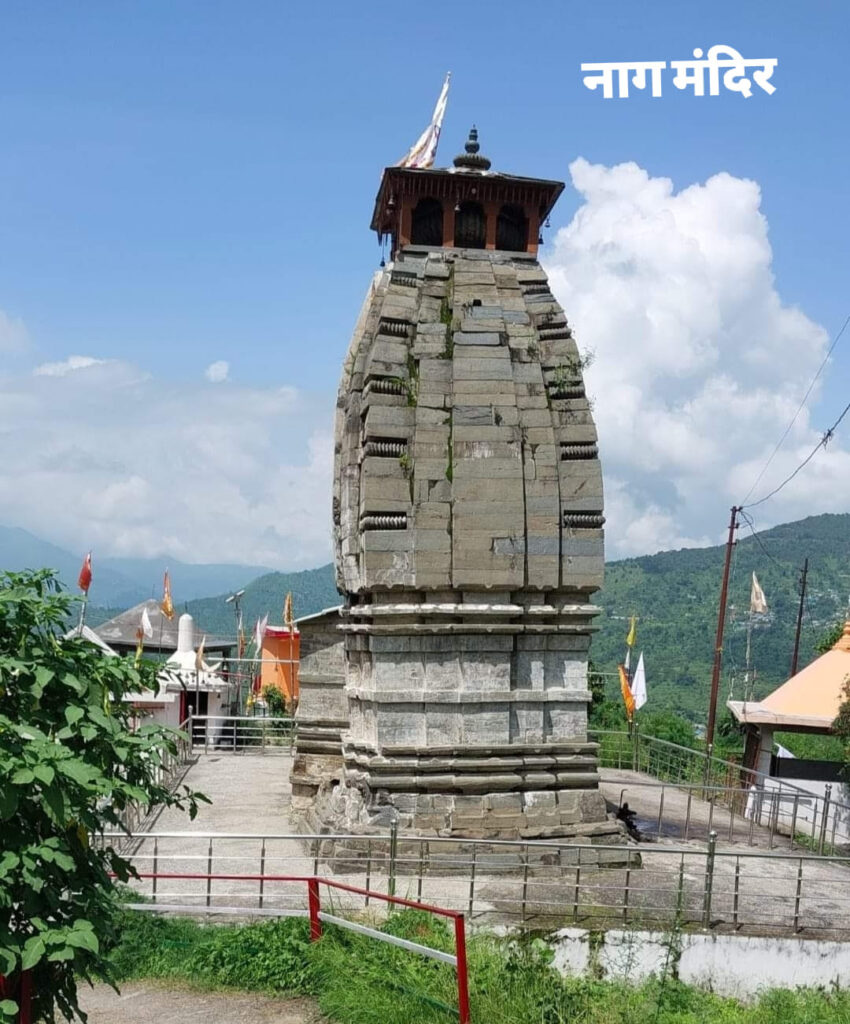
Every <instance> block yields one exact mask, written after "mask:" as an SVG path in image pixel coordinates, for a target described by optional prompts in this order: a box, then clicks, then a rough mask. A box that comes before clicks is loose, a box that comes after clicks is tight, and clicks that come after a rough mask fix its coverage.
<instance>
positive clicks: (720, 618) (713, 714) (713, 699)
mask: <svg viewBox="0 0 850 1024" xmlns="http://www.w3.org/2000/svg"><path fill="white" fill-rule="evenodd" d="M740 511H741V510H740V509H739V508H738V506H737V505H733V506H732V514H731V516H730V519H729V537H728V539H727V541H726V559H725V561H724V563H723V582H722V583H721V585H720V606H719V608H718V609H717V633H716V635H715V638H714V665H713V667H712V670H711V693H710V695H709V700H708V723H707V725H706V728H705V747H706V750H707V751H708V755H709V757H710V756H711V751H712V749H713V747H714V726H715V720H716V718H717V692H718V690H719V689H720V667H721V664H722V662H723V629H724V627H725V625H726V600H727V597H728V595H729V569H730V567H731V564H732V549H733V548H734V546H735V530H737V528H738V513H739V512H740Z"/></svg>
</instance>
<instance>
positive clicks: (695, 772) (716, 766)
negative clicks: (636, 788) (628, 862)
mask: <svg viewBox="0 0 850 1024" xmlns="http://www.w3.org/2000/svg"><path fill="white" fill-rule="evenodd" d="M588 737H589V738H590V739H592V740H595V741H597V742H598V743H599V763H600V766H601V767H605V768H615V769H618V770H629V771H636V772H641V773H643V774H646V775H651V776H653V777H654V778H655V779H658V780H659V784H661V783H668V784H672V785H673V786H676V787H678V788H679V789H680V790H682V791H684V792H686V793H688V794H689V797H688V800H689V801H690V800H691V799H693V798H694V797H699V798H700V799H702V800H705V801H708V802H709V803H711V804H712V805H714V804H720V805H722V806H723V807H725V808H726V810H727V811H728V814H729V816H730V818H732V819H734V818H737V819H738V820H739V823H741V824H740V827H739V828H738V834H739V835H740V834H741V833H742V829H743V831H744V832H746V833H747V842H749V843H752V842H753V835H752V834H751V833H752V831H753V829H752V828H751V826H759V827H760V828H766V829H767V830H768V832H769V835H770V837H771V838H769V845H770V846H772V845H773V842H774V841H775V839H776V837H778V836H785V837H787V838H788V839H789V841H790V846H791V848H792V849H793V848H794V846H795V845H796V846H801V847H804V848H806V849H810V850H813V851H817V852H818V853H824V852H825V851H827V850H834V849H835V848H836V847H837V846H842V845H845V844H850V804H847V803H845V802H843V801H841V800H838V799H835V798H834V797H833V787H832V786H830V785H827V786H826V787H825V789H824V793H823V795H820V794H818V793H815V792H812V791H810V790H808V789H805V788H803V787H802V786H798V785H794V784H793V783H789V782H787V781H785V780H784V779H777V778H774V777H773V776H770V775H764V774H763V773H761V772H758V771H755V770H754V769H748V768H744V767H743V765H740V764H736V763H735V762H734V761H726V760H724V759H723V758H719V757H715V756H713V755H712V754H709V753H706V752H705V751H702V750H696V749H692V748H690V747H683V746H680V745H679V744H677V743H671V742H669V741H667V740H659V739H656V738H655V737H654V736H644V735H642V734H641V733H640V732H638V731H637V730H635V732H634V733H633V734H632V735H631V736H630V735H629V734H628V733H625V732H614V731H606V730H597V731H591V732H589V733H588ZM635 784H636V783H635ZM662 792H663V791H662ZM662 799H663V798H662ZM662 809H663V804H662ZM710 827H711V826H710V824H709V830H710ZM730 831H731V832H732V833H733V834H734V831H735V830H734V826H733V825H731V824H730ZM667 834H669V831H668V833H667ZM683 838H687V836H686V835H685V836H683ZM730 841H732V839H731V838H730Z"/></svg>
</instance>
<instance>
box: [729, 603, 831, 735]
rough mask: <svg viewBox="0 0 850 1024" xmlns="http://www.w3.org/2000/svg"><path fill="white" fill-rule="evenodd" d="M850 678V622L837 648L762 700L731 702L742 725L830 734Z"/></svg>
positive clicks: (732, 709)
mask: <svg viewBox="0 0 850 1024" xmlns="http://www.w3.org/2000/svg"><path fill="white" fill-rule="evenodd" d="M848 678H850V619H848V621H847V622H846V623H845V624H844V631H843V633H842V634H841V636H840V637H839V638H838V640H837V642H836V643H835V644H834V646H833V647H832V648H831V649H830V650H828V651H827V652H826V653H825V654H822V655H821V656H820V657H819V658H816V659H815V660H814V661H813V662H812V663H811V664H810V665H807V666H806V667H805V668H804V669H802V670H801V671H800V672H798V673H797V674H796V675H794V676H791V678H790V679H789V680H788V681H787V682H785V683H783V684H782V686H780V687H779V688H778V689H776V690H774V691H773V693H771V694H770V695H769V696H767V697H765V698H764V700H762V701H729V702H728V704H727V706H728V708H729V710H730V711H731V712H732V714H733V715H734V716H735V717H736V718H737V719H738V721H739V722H748V723H750V724H751V725H771V726H774V727H776V728H791V729H793V728H798V729H816V730H823V731H827V730H829V729H831V728H832V723H833V722H834V721H835V717H836V715H837V714H838V709H839V707H840V706H841V703H842V701H843V700H844V698H845V694H844V684H845V682H846V681H847V680H848Z"/></svg>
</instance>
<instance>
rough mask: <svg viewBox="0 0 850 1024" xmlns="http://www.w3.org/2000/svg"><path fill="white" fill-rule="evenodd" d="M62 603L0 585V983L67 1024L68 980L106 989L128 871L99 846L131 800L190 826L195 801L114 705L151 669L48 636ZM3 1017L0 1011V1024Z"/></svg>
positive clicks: (7, 1006) (11, 1010) (9, 1005)
mask: <svg viewBox="0 0 850 1024" xmlns="http://www.w3.org/2000/svg"><path fill="white" fill-rule="evenodd" d="M73 603H74V600H73V599H72V598H71V597H69V596H68V595H67V594H63V593H61V592H60V590H59V586H58V583H57V582H56V579H55V577H54V575H53V573H52V572H50V571H49V570H41V571H37V572H24V573H0V974H2V975H5V976H7V978H8V979H9V981H10V983H11V985H12V991H14V990H15V989H14V986H15V985H16V984H17V982H18V980H19V978H20V974H21V972H22V971H25V970H29V971H31V972H32V990H33V996H34V1007H33V1009H34V1016H35V1018H36V1019H38V1020H41V1019H44V1020H53V1019H54V1015H55V1013H56V1012H57V1011H58V1012H60V1013H61V1014H62V1015H63V1016H64V1017H65V1018H66V1019H68V1020H71V1019H73V1017H74V1014H75V1013H76V1012H78V1007H77V978H84V979H86V980H88V981H92V980H95V979H103V980H106V981H110V980H111V974H110V967H109V963H108V960H107V957H106V954H107V952H108V950H109V949H110V947H111V946H112V945H113V944H114V942H115V941H116V939H117V928H118V920H119V907H118V903H117V900H116V898H115V892H114V883H113V880H112V877H111V876H113V875H114V876H116V877H117V878H118V879H119V880H121V881H127V880H128V879H129V878H131V877H132V876H133V875H134V874H135V871H134V869H133V867H132V865H131V864H130V863H129V862H128V861H126V860H125V859H124V858H122V857H121V856H120V855H119V854H118V853H117V852H116V850H115V849H114V848H113V847H112V846H111V845H107V844H106V843H105V842H103V841H99V842H93V841H92V839H93V838H96V837H98V836H99V835H100V834H102V833H103V832H104V831H106V830H120V828H121V813H122V811H123V810H124V809H125V808H126V807H127V805H128V804H130V803H131V802H132V801H138V802H139V803H140V804H142V805H145V806H152V805H156V804H163V805H172V806H178V807H182V808H186V809H188V811H189V813H190V815H191V816H192V817H194V815H195V813H196V811H197V802H198V800H203V799H205V798H204V797H202V796H200V794H196V793H192V792H190V791H189V790H188V789H187V788H185V787H184V789H183V791H182V792H180V793H171V792H170V791H169V790H168V788H166V786H165V785H164V784H163V782H162V781H160V779H159V777H158V776H159V774H160V773H159V769H160V767H161V765H162V763H163V760H164V758H165V756H166V754H171V755H174V754H175V753H176V735H177V734H175V733H174V732H173V731H172V730H168V729H164V728H162V727H159V726H154V725H145V726H142V727H141V728H140V729H138V730H137V731H136V732H133V731H132V728H131V721H130V719H131V714H132V708H131V706H130V705H129V703H127V701H126V699H125V698H126V697H127V695H128V694H130V693H133V692H138V691H139V690H141V689H143V688H145V687H150V686H154V685H155V672H156V666H154V665H149V664H146V663H142V665H141V666H140V667H139V668H136V667H134V665H133V662H132V660H130V659H125V658H110V657H104V655H103V654H102V653H101V652H100V651H99V650H98V649H97V648H96V647H95V646H93V645H91V644H89V643H86V642H85V641H81V640H66V639H63V638H62V634H61V630H62V627H63V624H64V623H65V622H66V620H67V616H68V614H69V612H70V610H71V607H72V605H73ZM16 1011H17V1006H16V1004H15V1002H14V1001H13V1000H12V999H8V998H7V999H5V1000H3V1001H0V1020H9V1019H12V1018H13V1017H14V1015H15V1013H16Z"/></svg>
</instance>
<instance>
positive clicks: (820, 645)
mask: <svg viewBox="0 0 850 1024" xmlns="http://www.w3.org/2000/svg"><path fill="white" fill-rule="evenodd" d="M843 632H844V619H839V620H838V622H836V623H835V624H834V625H833V626H830V628H829V629H828V630H827V631H826V632H825V633H823V634H822V635H821V637H820V639H819V640H818V641H817V642H816V643H815V650H816V651H817V652H818V654H826V652H827V651H831V650H832V648H833V647H835V645H836V644H837V643H838V641H839V640H840V639H841V634H842V633H843Z"/></svg>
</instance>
